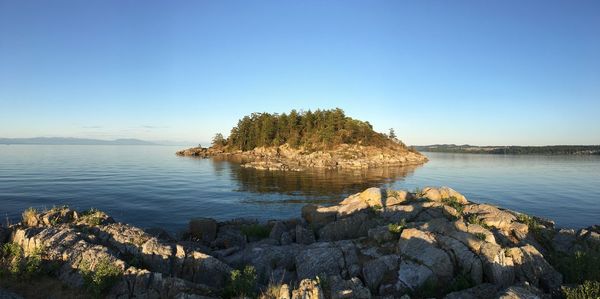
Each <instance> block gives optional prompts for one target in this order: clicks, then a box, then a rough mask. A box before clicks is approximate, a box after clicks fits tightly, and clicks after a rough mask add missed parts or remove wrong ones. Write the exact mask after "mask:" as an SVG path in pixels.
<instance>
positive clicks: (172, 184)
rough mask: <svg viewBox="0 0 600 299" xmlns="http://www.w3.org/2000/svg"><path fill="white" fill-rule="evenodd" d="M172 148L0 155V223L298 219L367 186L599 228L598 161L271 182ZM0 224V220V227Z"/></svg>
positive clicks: (478, 158)
mask: <svg viewBox="0 0 600 299" xmlns="http://www.w3.org/2000/svg"><path fill="white" fill-rule="evenodd" d="M178 149H180V148H179V147H171V146H72V145H69V146H60V145H9V146H5V145H2V146H0V216H1V217H2V218H8V219H10V220H12V221H14V220H15V219H18V217H19V215H20V213H21V212H22V211H23V210H24V209H26V208H27V207H30V206H33V207H36V208H38V209H43V208H51V207H52V206H53V205H62V204H68V205H69V206H71V207H74V208H77V209H87V208H90V207H94V208H99V209H102V210H105V211H107V212H108V213H109V214H111V215H112V216H114V217H115V218H116V219H117V220H119V221H124V222H128V223H132V224H135V225H139V226H143V227H153V226H160V227H165V228H167V229H169V230H172V231H175V230H178V229H180V228H183V227H185V225H186V224H187V221H188V220H189V219H190V218H193V217H201V216H205V217H213V218H217V219H230V218H236V217H253V218H259V219H262V220H265V219H274V218H288V217H298V216H299V215H300V213H299V211H300V208H301V207H302V205H304V204H306V203H307V202H318V203H329V202H335V201H338V200H340V199H343V198H344V197H345V196H346V195H348V194H351V193H355V192H358V191H360V190H363V189H365V188H367V187H370V186H384V187H392V188H398V189H400V188H403V189H414V188H415V187H423V186H427V185H436V186H437V185H447V186H450V187H452V188H454V189H456V190H458V191H459V192H461V193H463V194H465V195H466V196H467V198H469V199H470V200H472V201H476V202H489V203H493V204H497V205H499V206H502V207H506V208H510V209H514V210H518V211H523V212H526V213H529V214H533V215H538V216H542V217H547V218H551V219H554V220H555V221H556V222H557V224H558V225H560V226H567V227H583V226H588V225H591V224H597V223H600V157H598V156H596V157H587V156H583V157H578V156H496V155H467V154H442V153H426V155H427V156H429V158H430V162H428V163H427V164H425V165H424V166H421V167H407V168H386V169H376V170H370V171H347V172H332V171H315V172H307V173H279V172H266V171H257V170H252V169H245V168H240V167H239V165H238V164H235V163H230V162H227V161H213V160H209V159H206V160H203V159H193V158H186V157H177V156H175V155H174V152H175V151H176V150H178ZM2 222H4V220H3V221H2Z"/></svg>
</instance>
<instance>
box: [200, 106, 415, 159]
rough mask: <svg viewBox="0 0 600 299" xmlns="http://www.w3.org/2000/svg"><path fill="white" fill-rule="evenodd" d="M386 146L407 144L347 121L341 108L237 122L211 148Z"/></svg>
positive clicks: (365, 123)
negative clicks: (344, 144)
mask: <svg viewBox="0 0 600 299" xmlns="http://www.w3.org/2000/svg"><path fill="white" fill-rule="evenodd" d="M343 143H346V144H362V145H372V146H387V145H396V146H398V145H400V146H403V147H404V144H403V143H402V142H401V141H399V140H398V139H396V134H395V132H394V131H393V129H390V134H389V135H386V134H382V133H378V132H375V131H374V130H373V126H372V125H371V124H370V123H369V122H368V121H360V120H356V119H353V118H351V117H348V116H346V115H345V113H344V111H343V110H342V109H340V108H336V109H331V110H316V111H311V110H308V111H300V112H298V111H296V110H292V111H291V112H289V113H282V114H278V113H274V114H271V113H252V114H251V115H249V116H244V117H243V118H242V119H240V120H239V121H238V124H237V126H235V127H234V128H232V129H231V132H230V134H229V137H228V138H225V137H224V136H223V135H222V134H220V133H219V134H216V135H215V137H214V138H213V141H212V145H213V146H216V147H226V148H227V149H228V150H243V151H248V150H252V149H254V148H256V147H263V146H264V147H269V146H279V145H283V144H288V145H290V146H291V147H293V148H299V147H304V148H305V149H308V150H320V149H329V148H332V147H334V146H336V145H339V144H343Z"/></svg>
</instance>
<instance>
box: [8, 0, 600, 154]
mask: <svg viewBox="0 0 600 299" xmlns="http://www.w3.org/2000/svg"><path fill="white" fill-rule="evenodd" d="M334 107H339V108H342V109H343V110H344V111H345V112H346V114H347V115H348V116H351V117H353V118H357V119H361V120H367V121H369V122H370V123H371V124H373V126H374V128H375V130H377V131H380V132H387V130H388V129H389V128H394V129H395V131H396V134H397V135H398V136H399V138H401V139H402V140H403V141H404V142H405V143H407V144H411V145H425V144H437V143H455V144H467V143H468V144H474V145H548V144H600V115H599V114H600V113H599V112H600V1H596V0H587V1H586V0H582V1H566V0H565V1H553V0H544V1H520V0H515V1H511V0H509V1H378V0H374V1H365V0H360V1H353V0H343V1H261V0H256V1H241V0H239V1H228V0H218V1H217V0H215V1H147V0H145V1H131V0H101V1H96V0H88V1H79V0H73V1H64V0H52V1H50V0H39V1H19V0H0V137H9V138H17V137H37V136H59V137H85V138H99V139H114V138H139V139H145V140H177V141H186V142H190V143H193V144H196V143H205V144H206V143H207V142H208V141H209V140H210V139H211V137H212V136H213V135H214V134H215V133H217V132H222V133H224V134H225V135H228V132H229V130H230V129H231V127H232V126H234V125H235V124H236V123H237V120H238V119H240V118H241V117H243V116H244V115H248V114H250V113H252V112H279V113H281V112H287V111H290V110H291V109H298V110H301V109H302V110H308V109H313V110H314V109H317V108H321V109H328V108H334Z"/></svg>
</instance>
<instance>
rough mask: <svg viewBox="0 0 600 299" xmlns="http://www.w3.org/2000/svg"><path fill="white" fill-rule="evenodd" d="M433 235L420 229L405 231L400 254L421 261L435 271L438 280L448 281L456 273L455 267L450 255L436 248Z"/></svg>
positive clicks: (401, 237)
mask: <svg viewBox="0 0 600 299" xmlns="http://www.w3.org/2000/svg"><path fill="white" fill-rule="evenodd" d="M435 244H436V241H435V238H434V237H433V236H432V234H431V233H428V232H424V231H420V230H418V229H412V228H408V229H404V230H403V231H402V234H401V235H400V240H399V241H398V252H399V253H401V254H403V255H406V256H408V257H410V258H411V259H413V260H416V261H419V262H420V263H421V264H423V265H425V266H427V267H428V268H429V269H435V273H436V275H437V276H438V278H440V279H442V280H444V281H448V280H450V279H451V278H452V276H453V273H454V266H453V263H452V260H451V259H450V257H449V256H448V254H447V253H446V252H445V251H444V250H442V249H439V248H437V247H436V245H435Z"/></svg>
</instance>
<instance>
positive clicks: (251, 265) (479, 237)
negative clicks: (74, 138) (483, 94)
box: [0, 187, 600, 299]
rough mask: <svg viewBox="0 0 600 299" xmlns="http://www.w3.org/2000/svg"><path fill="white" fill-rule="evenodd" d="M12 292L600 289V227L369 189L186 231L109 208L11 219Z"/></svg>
mask: <svg viewBox="0 0 600 299" xmlns="http://www.w3.org/2000/svg"><path fill="white" fill-rule="evenodd" d="M0 246H1V248H2V251H1V254H0V297H1V298H22V297H21V295H23V296H25V297H27V298H198V299H209V298H270V299H271V298H276V299H282V298H287V299H289V298H292V299H301V298H302V299H304V298H306V299H322V298H336V299H337V298H448V299H454V298H503V299H507V298H562V297H566V298H568V299H574V298H597V297H598V296H600V282H599V280H600V226H598V225H596V226H592V227H588V228H580V229H568V228H558V227H556V226H555V225H554V223H553V222H552V221H550V220H547V219H542V218H539V217H534V216H529V215H526V214H523V213H519V212H516V211H511V210H506V209H502V208H499V207H496V206H493V205H489V204H484V203H475V202H472V201H470V200H468V199H467V198H466V197H465V196H464V195H462V194H460V193H459V192H457V191H455V190H453V189H451V188H449V187H425V188H423V189H417V190H412V191H410V190H387V189H381V188H369V189H366V190H364V191H362V192H360V193H357V194H354V195H351V196H349V197H347V198H345V199H343V200H342V201H340V202H339V203H338V204H336V205H331V206H321V205H315V204H309V205H306V206H304V207H303V208H302V212H301V215H299V217H298V218H294V219H277V220H272V221H268V222H262V223H261V222H258V221H256V220H252V219H232V220H228V221H223V222H217V221H216V220H213V219H210V218H195V219H191V220H190V221H189V227H188V229H187V230H185V231H184V232H181V233H179V234H177V235H172V234H169V233H167V232H166V231H165V230H163V229H160V228H148V229H142V228H138V227H135V226H132V225H129V224H125V223H121V222H118V221H116V220H115V219H113V218H112V217H110V216H109V215H107V214H105V213H104V212H102V211H98V210H93V209H92V210H88V211H75V210H72V209H69V208H68V207H55V208H53V209H50V210H47V211H42V212H39V211H36V210H34V209H28V210H26V211H24V212H23V219H22V221H21V222H20V223H16V224H11V225H8V226H7V227H0Z"/></svg>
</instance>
